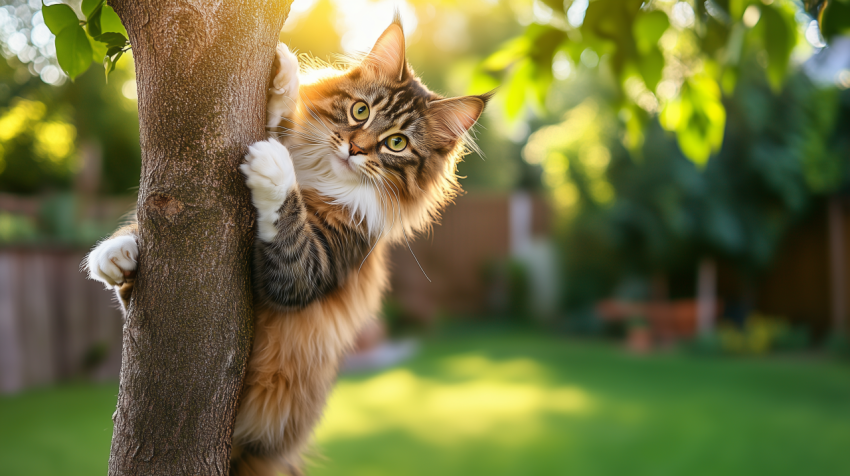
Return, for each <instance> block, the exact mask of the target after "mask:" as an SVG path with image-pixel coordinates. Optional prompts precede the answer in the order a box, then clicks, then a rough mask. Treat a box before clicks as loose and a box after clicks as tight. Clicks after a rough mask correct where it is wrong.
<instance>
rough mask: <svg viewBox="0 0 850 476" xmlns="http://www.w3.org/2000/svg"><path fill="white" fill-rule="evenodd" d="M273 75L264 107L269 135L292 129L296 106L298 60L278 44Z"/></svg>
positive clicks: (286, 48) (285, 47) (283, 45)
mask: <svg viewBox="0 0 850 476" xmlns="http://www.w3.org/2000/svg"><path fill="white" fill-rule="evenodd" d="M274 68H275V69H274V71H275V75H274V78H273V79H272V84H271V87H270V88H269V95H268V96H269V97H268V104H267V105H266V114H267V120H266V126H267V127H268V129H269V132H270V133H275V132H282V131H283V130H282V129H280V128H281V127H286V128H292V122H291V119H292V116H293V113H294V112H295V109H296V106H297V104H298V58H297V57H296V56H295V55H294V54H292V52H291V51H289V48H288V47H287V46H286V45H285V44H284V43H278V45H277V50H276V51H275V59H274Z"/></svg>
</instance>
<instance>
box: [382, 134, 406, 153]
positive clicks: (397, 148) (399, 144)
mask: <svg viewBox="0 0 850 476" xmlns="http://www.w3.org/2000/svg"><path fill="white" fill-rule="evenodd" d="M385 142H386V144H387V147H388V148H389V149H390V150H391V151H393V152H401V151H403V150H404V148H405V147H407V137H404V136H403V135H401V134H395V135H392V136H389V137H387V140H386V141H385Z"/></svg>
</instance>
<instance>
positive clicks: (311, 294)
mask: <svg viewBox="0 0 850 476" xmlns="http://www.w3.org/2000/svg"><path fill="white" fill-rule="evenodd" d="M240 169H241V170H242V172H243V173H244V174H245V176H246V180H245V183H246V184H247V185H248V187H249V188H250V189H251V200H252V201H253V203H254V206H255V207H256V208H257V240H256V242H255V243H254V270H255V272H254V296H255V299H257V300H258V302H260V303H262V304H264V305H269V306H272V307H275V308H276V309H278V310H296V309H301V308H303V307H305V306H307V305H308V304H310V303H311V302H313V301H315V300H316V299H318V298H319V297H321V296H323V295H324V294H326V293H327V292H329V291H330V290H332V289H334V288H335V287H336V286H337V284H338V283H339V280H340V279H341V277H342V275H343V270H344V269H345V265H346V264H350V263H349V262H352V261H354V260H355V259H356V258H357V256H355V253H354V251H352V250H355V248H357V246H352V245H356V243H352V241H353V238H351V237H349V236H346V235H345V233H346V230H345V227H344V226H343V225H341V224H339V223H336V222H334V223H329V222H326V221H323V220H322V219H321V218H318V217H316V216H314V215H313V214H308V213H307V208H306V205H305V202H304V197H303V196H302V194H301V190H300V189H299V188H298V185H297V183H296V181H295V169H294V168H293V166H292V159H291V158H290V156H289V151H288V150H287V149H286V147H285V146H283V145H282V144H281V143H280V142H278V141H277V140H275V139H269V140H265V141H261V142H257V143H256V144H254V145H252V146H251V147H250V148H249V152H248V155H246V156H245V163H244V164H242V165H241V166H240ZM343 244H346V246H345V247H343ZM361 247H362V246H361ZM357 249H358V250H359V248H357ZM361 254H362V253H361ZM349 255H350V256H349ZM358 256H359V255H358ZM346 260H347V261H346Z"/></svg>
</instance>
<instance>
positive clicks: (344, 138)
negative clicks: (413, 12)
mask: <svg viewBox="0 0 850 476" xmlns="http://www.w3.org/2000/svg"><path fill="white" fill-rule="evenodd" d="M305 76H309V74H308V75H305ZM489 98H490V94H485V95H481V96H464V97H455V98H444V97H442V96H440V95H438V94H436V93H434V92H432V91H430V90H429V89H428V88H427V87H425V85H423V84H422V82H421V81H420V80H419V78H417V77H416V76H415V74H414V72H413V69H412V68H411V67H410V66H409V65H408V63H407V61H406V59H405V44H404V32H403V31H402V27H401V22H400V21H399V19H398V18H396V20H395V21H394V22H393V24H391V25H390V26H389V28H387V29H386V30H385V31H384V33H383V34H382V35H381V37H380V38H379V39H378V41H377V42H376V43H375V46H374V47H373V48H372V50H371V51H370V52H369V54H368V55H366V56H365V57H364V58H363V59H362V60H360V61H359V63H357V64H354V65H352V66H350V67H349V68H348V69H347V70H345V71H340V72H339V73H336V74H330V75H325V76H324V77H323V78H322V79H319V80H317V81H315V82H313V83H306V84H304V83H302V86H301V88H300V100H299V107H298V112H297V113H296V119H295V121H296V125H294V128H295V129H297V130H298V135H297V137H292V139H294V140H295V142H300V144H299V145H294V146H292V147H294V149H293V155H294V157H295V161H294V162H295V166H296V170H297V175H298V180H299V182H301V183H302V185H305V186H310V187H313V188H315V189H316V190H318V191H319V192H320V193H323V194H325V195H328V196H331V197H333V198H334V199H335V200H336V201H337V202H338V203H341V204H343V205H346V206H347V207H348V208H349V209H350V210H351V212H352V214H353V215H354V216H355V217H358V216H359V219H362V220H364V221H365V222H366V224H367V225H368V227H369V229H370V232H371V233H372V234H375V235H377V234H379V233H385V236H387V234H388V236H391V237H392V236H396V237H398V236H400V231H401V229H402V227H403V228H405V229H406V230H407V231H408V232H411V231H418V230H421V229H423V228H426V227H427V226H428V225H430V223H431V222H432V221H433V220H434V219H435V218H436V215H437V213H438V212H439V210H440V209H441V208H442V207H443V206H444V205H445V204H446V203H448V202H449V201H451V199H452V198H454V197H455V195H456V194H457V192H458V191H459V189H460V186H459V185H458V182H457V176H456V166H457V162H458V160H459V159H460V157H461V156H462V155H463V153H464V152H465V151H466V150H467V148H468V147H470V146H472V147H474V145H473V144H472V143H471V141H470V136H469V133H468V132H469V130H470V128H471V127H472V126H473V125H474V124H475V123H476V121H477V120H478V118H479V116H480V115H481V113H482V112H483V111H484V107H485V105H486V104H487V101H488V99H489ZM299 148H300V149H301V150H299ZM391 228H392V229H393V230H392V231H391V230H390V229H391Z"/></svg>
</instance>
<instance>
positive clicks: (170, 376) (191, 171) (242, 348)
mask: <svg viewBox="0 0 850 476" xmlns="http://www.w3.org/2000/svg"><path fill="white" fill-rule="evenodd" d="M109 3H110V5H111V6H113V8H114V9H115V11H116V12H117V13H118V15H119V16H120V17H121V20H122V22H123V23H124V26H125V27H126V28H127V31H128V33H129V36H130V43H131V44H132V45H133V58H134V61H135V65H136V75H137V78H136V81H137V85H138V93H139V122H140V135H141V145H142V177H141V184H140V187H139V200H138V218H139V250H140V254H139V268H138V275H137V278H136V284H135V288H134V291H133V297H132V302H131V305H130V309H129V314H128V317H127V320H126V322H125V323H124V338H123V355H122V365H121V384H120V390H119V394H118V409H117V411H116V412H115V415H114V416H113V420H114V429H113V436H112V449H111V454H110V457H109V474H110V475H124V474H133V475H149V474H163V475H165V474H167V475H178V474H187V475H188V474H192V475H225V474H227V473H228V471H229V458H230V442H231V434H232V427H233V422H234V419H235V416H236V407H237V403H238V398H239V393H240V390H241V386H242V378H243V375H244V372H245V367H246V363H247V360H248V355H249V353H250V350H251V343H252V339H253V328H252V302H251V301H252V294H251V284H250V272H249V261H250V256H251V253H250V250H251V244H252V239H253V221H254V216H253V209H252V207H251V204H250V198H249V193H248V189H247V188H246V187H245V185H244V179H243V177H242V176H241V174H240V173H239V172H238V169H237V166H238V165H239V163H240V162H241V161H242V157H243V155H244V154H245V152H246V151H247V146H248V145H249V144H250V143H252V142H254V141H257V140H262V139H263V138H264V137H265V133H264V124H265V103H266V90H267V87H268V81H269V78H270V73H271V65H272V60H273V57H274V48H275V45H276V44H277V41H278V35H279V32H280V29H281V27H282V26H283V21H284V19H285V18H286V15H287V13H288V11H289V4H290V3H291V0H272V1H261V0H225V1H222V0H219V1H207V2H204V1H192V2H190V1H187V0H109Z"/></svg>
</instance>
